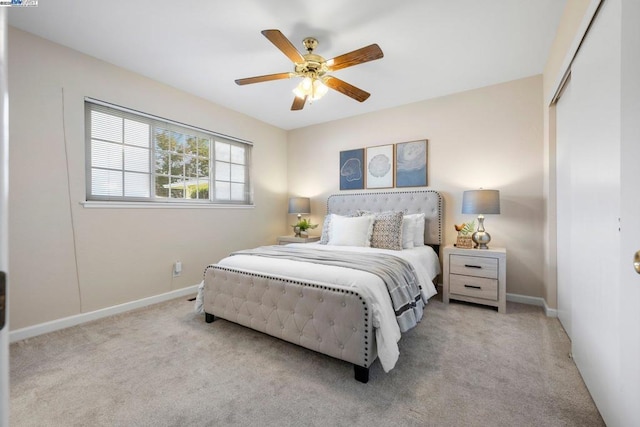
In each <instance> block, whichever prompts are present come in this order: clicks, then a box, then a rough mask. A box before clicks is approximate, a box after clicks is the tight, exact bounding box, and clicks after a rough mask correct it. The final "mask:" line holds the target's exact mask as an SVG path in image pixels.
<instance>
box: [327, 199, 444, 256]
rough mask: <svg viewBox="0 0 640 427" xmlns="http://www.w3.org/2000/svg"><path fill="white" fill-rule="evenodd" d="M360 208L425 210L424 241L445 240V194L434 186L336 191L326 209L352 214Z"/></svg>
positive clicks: (436, 242)
mask: <svg viewBox="0 0 640 427" xmlns="http://www.w3.org/2000/svg"><path fill="white" fill-rule="evenodd" d="M358 209H363V210H368V211H371V212H384V211H402V212H404V213H405V214H414V213H422V212H424V213H425V227H424V241H425V243H426V244H428V245H431V246H435V247H434V249H436V253H437V252H438V249H439V248H438V247H437V246H439V245H440V244H441V243H442V196H440V193H438V192H437V191H433V190H415V191H387V192H376V193H342V194H333V195H331V196H329V198H328V199H327V213H334V214H338V215H350V214H353V213H355V212H356V211H357V210H358Z"/></svg>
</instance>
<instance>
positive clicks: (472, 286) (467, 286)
mask: <svg viewBox="0 0 640 427" xmlns="http://www.w3.org/2000/svg"><path fill="white" fill-rule="evenodd" d="M464 287H465V288H471V289H482V286H475V285H464Z"/></svg>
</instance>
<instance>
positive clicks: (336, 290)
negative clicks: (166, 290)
mask: <svg viewBox="0 0 640 427" xmlns="http://www.w3.org/2000/svg"><path fill="white" fill-rule="evenodd" d="M209 269H213V270H222V271H226V272H230V273H234V274H239V275H242V276H248V277H252V278H253V277H256V278H261V279H267V280H278V281H279V282H283V283H289V284H293V285H297V286H302V287H311V288H316V289H321V290H323V291H328V292H333V293H342V294H349V295H354V296H356V297H357V298H358V299H359V300H360V302H361V303H362V305H363V309H364V344H365V345H364V347H363V351H364V355H363V357H362V359H361V361H360V362H359V364H360V365H362V366H364V367H365V368H367V367H369V353H370V351H369V349H370V345H369V307H368V306H367V303H366V301H365V299H364V298H363V297H362V295H360V293H358V292H356V291H354V290H349V289H340V288H333V287H329V286H325V285H322V284H318V283H307V282H301V281H298V280H292V279H288V278H284V277H275V276H269V275H265V274H259V273H253V272H248V271H243V270H238V269H234V268H229V267H224V266H220V265H217V264H211V265H208V266H207V267H206V268H205V271H204V274H205V276H206V274H207V271H208V270H209ZM224 280H225V281H226V280H227V278H226V277H225V278H224ZM250 286H251V287H252V286H253V279H251V284H250ZM265 289H267V290H268V289H269V285H268V284H267V285H265ZM284 293H286V290H283V294H284ZM300 296H301V297H302V295H301V294H300ZM319 301H320V302H324V301H323V299H322V298H321V299H320V300H319ZM343 307H345V305H344V303H343ZM273 308H274V309H275V308H276V307H273ZM236 312H238V310H237V309H236ZM212 314H214V315H216V316H217V317H222V318H224V316H223V315H221V314H219V313H212ZM292 314H293V312H292ZM330 324H333V321H331V322H330ZM245 326H247V325H245ZM282 329H284V326H282ZM354 329H355V328H354ZM354 332H357V331H354ZM285 340H286V338H285ZM318 341H319V342H321V341H322V340H321V338H318ZM296 344H299V343H296ZM299 345H300V344H299ZM341 346H342V344H341ZM341 348H342V347H341ZM363 361H364V362H363Z"/></svg>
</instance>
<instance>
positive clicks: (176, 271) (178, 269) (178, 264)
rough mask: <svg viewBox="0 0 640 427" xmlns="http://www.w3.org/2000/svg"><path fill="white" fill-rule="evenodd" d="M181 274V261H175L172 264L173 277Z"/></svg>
mask: <svg viewBox="0 0 640 427" xmlns="http://www.w3.org/2000/svg"><path fill="white" fill-rule="evenodd" d="M181 274H182V262H180V261H176V262H175V264H173V277H178V276H180V275H181Z"/></svg>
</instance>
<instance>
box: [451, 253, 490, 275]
mask: <svg viewBox="0 0 640 427" xmlns="http://www.w3.org/2000/svg"><path fill="white" fill-rule="evenodd" d="M478 250H481V249H478ZM449 269H450V271H451V273H453V274H464V275H467V276H476V277H487V278H489V279H497V278H498V259H497V258H487V257H480V256H467V255H455V254H451V255H450V258H449Z"/></svg>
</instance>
